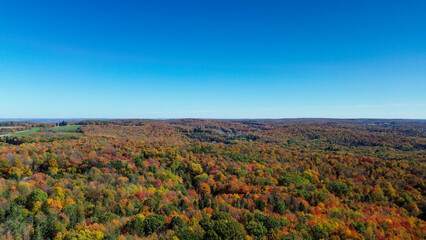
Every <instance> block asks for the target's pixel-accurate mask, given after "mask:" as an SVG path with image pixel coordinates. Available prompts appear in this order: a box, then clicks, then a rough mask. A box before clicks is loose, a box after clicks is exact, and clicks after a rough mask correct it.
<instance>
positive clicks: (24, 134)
mask: <svg viewBox="0 0 426 240" xmlns="http://www.w3.org/2000/svg"><path fill="white" fill-rule="evenodd" d="M40 129H41V127H34V128H31V130H26V131H20V132H16V133H13V134H10V135H9V136H12V137H19V136H27V135H28V134H31V133H36V132H40Z"/></svg>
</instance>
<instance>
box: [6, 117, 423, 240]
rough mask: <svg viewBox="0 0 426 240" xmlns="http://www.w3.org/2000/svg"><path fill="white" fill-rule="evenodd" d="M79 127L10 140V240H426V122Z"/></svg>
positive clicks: (98, 123)
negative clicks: (69, 132) (68, 132)
mask: <svg viewBox="0 0 426 240" xmlns="http://www.w3.org/2000/svg"><path fill="white" fill-rule="evenodd" d="M70 124H79V125H81V129H80V131H81V133H80V134H62V135H58V134H55V133H52V132H43V131H41V132H38V133H34V134H30V135H28V136H22V137H2V138H1V141H0V174H1V178H0V239H58V240H59V239H64V240H68V239H164V240H169V239H170V240H178V239H195V240H197V239H199V240H203V239H205V240H213V239H216V240H219V239H222V240H228V239H229V240H239V239H268V240H275V239H282V240H287V239H289V240H290V239H291V240H293V239H314V240H317V239H424V238H425V237H426V224H425V220H426V198H425V190H426V186H425V175H426V165H425V160H426V151H425V150H426V121H408V120H407V121H405V120H327V119H322V120H314V119H306V120H303V119H299V120H238V121H237V120H235V121H226V120H223V121H222V120H196V119H185V120H164V121H159V120H158V121H156V120H111V121H81V122H74V123H70ZM3 126H21V127H24V128H28V127H32V126H36V125H34V124H23V123H19V124H15V125H14V124H13V123H10V124H9V123H8V125H6V124H3Z"/></svg>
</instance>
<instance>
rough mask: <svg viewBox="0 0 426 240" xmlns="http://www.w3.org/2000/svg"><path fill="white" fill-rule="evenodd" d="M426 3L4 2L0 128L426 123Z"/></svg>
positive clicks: (0, 12) (1, 6) (0, 13)
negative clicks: (169, 122)
mask: <svg viewBox="0 0 426 240" xmlns="http://www.w3.org/2000/svg"><path fill="white" fill-rule="evenodd" d="M425 12H426V2H425V1H412V0H410V1H368V2H362V1H361V2H360V1H326V2H318V1H297V2H291V1H262V2H258V1H232V2H229V1H126V2H123V1H108V2H105V1H90V2H87V1H81V0H79V1H72V2H66V3H65V2H61V1H37V2H32V1H5V2H2V3H0V118H222V119H230V118H262V119H264V118H311V117H312V118H399V119H401V118H412V119H426V94H425V93H426V31H425V29H426V15H425V14H424V13H425Z"/></svg>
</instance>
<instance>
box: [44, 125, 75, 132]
mask: <svg viewBox="0 0 426 240" xmlns="http://www.w3.org/2000/svg"><path fill="white" fill-rule="evenodd" d="M80 127H81V125H68V126H59V127H53V128H51V129H52V130H53V131H55V132H72V131H77V130H79V129H80Z"/></svg>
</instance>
